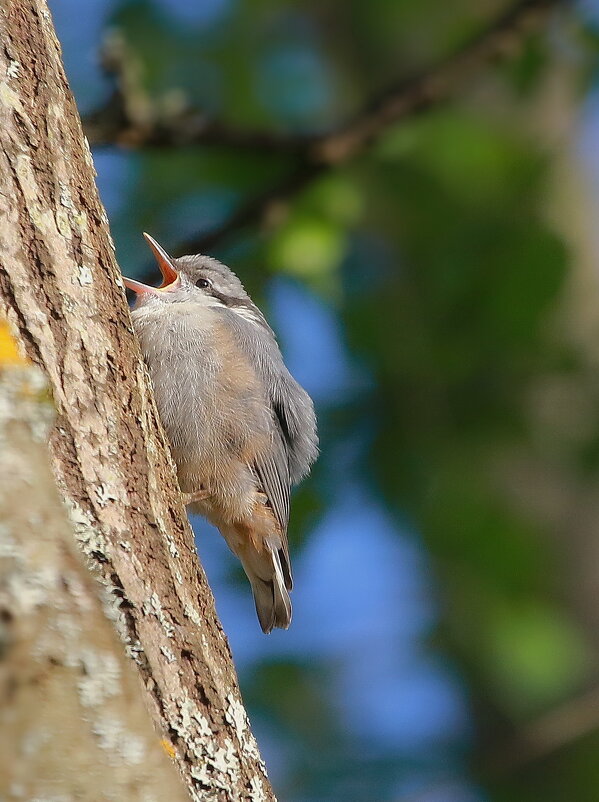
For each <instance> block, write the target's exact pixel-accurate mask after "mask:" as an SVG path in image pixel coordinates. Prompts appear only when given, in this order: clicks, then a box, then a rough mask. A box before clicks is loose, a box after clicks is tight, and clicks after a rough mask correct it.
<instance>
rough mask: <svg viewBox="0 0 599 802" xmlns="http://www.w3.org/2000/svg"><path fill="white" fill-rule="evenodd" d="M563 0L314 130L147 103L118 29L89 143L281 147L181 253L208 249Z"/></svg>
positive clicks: (444, 88)
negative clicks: (248, 190)
mask: <svg viewBox="0 0 599 802" xmlns="http://www.w3.org/2000/svg"><path fill="white" fill-rule="evenodd" d="M566 4H567V0H517V1H516V2H513V3H511V4H510V5H509V7H508V8H507V9H505V10H504V11H502V12H501V14H499V16H497V17H496V18H495V19H494V20H492V21H491V22H490V23H489V24H488V25H487V26H486V27H485V28H484V30H482V31H481V32H479V33H478V34H477V35H476V36H474V37H473V38H472V39H470V41H468V42H466V43H465V44H464V45H462V46H461V47H460V48H459V49H458V50H457V52H455V53H453V54H452V55H451V56H449V57H446V58H444V59H441V60H440V61H438V62H437V63H436V64H433V65H432V66H431V67H429V68H427V69H425V70H423V71H421V72H419V73H417V74H415V75H412V76H410V77H408V78H405V79H403V80H401V81H399V82H398V83H396V84H394V85H392V86H391V87H389V88H388V89H387V90H386V91H385V92H383V93H381V94H380V95H379V96H377V97H374V98H372V99H371V100H369V101H368V102H367V103H366V104H365V106H364V107H363V108H362V109H361V110H360V111H359V112H358V113H357V114H356V115H355V116H354V117H353V118H352V119H350V120H349V121H348V122H347V123H346V124H345V125H343V126H342V127H340V128H339V129H338V130H336V131H333V132H330V133H327V134H324V135H320V136H300V137H297V136H283V135H277V134H273V133H268V132H264V133H261V132H245V131H236V130H232V129H230V128H228V127H227V126H224V125H223V124H221V123H219V122H218V121H210V120H209V119H207V118H206V117H205V116H204V115H202V114H200V113H199V112H193V111H191V110H189V109H186V108H185V107H184V104H183V102H182V100H181V98H180V97H179V96H178V95H177V94H176V93H173V94H172V95H171V96H169V97H167V98H164V99H163V101H162V105H161V107H160V108H156V107H153V106H152V103H151V101H150V100H149V98H148V97H147V95H146V94H145V91H144V90H143V88H142V85H141V81H140V67H139V64H138V63H137V62H136V60H135V58H134V57H133V56H132V54H130V53H129V52H128V51H127V49H126V46H125V43H124V42H123V40H122V39H121V38H120V37H119V36H118V35H113V36H112V37H111V38H110V39H109V40H108V44H107V47H106V49H105V53H104V65H105V68H106V70H107V71H109V72H111V73H112V74H114V75H115V76H116V84H117V86H116V90H115V93H114V94H113V97H112V99H111V101H110V102H109V103H108V104H107V106H106V107H105V108H104V109H101V110H100V111H98V112H96V113H94V114H92V115H90V116H88V117H86V118H85V120H84V125H85V130H86V134H87V136H88V139H89V141H90V143H91V144H92V145H101V144H109V143H110V144H115V143H116V144H124V145H129V146H134V147H136V146H152V147H172V146H182V145H192V144H193V145H200V144H201V145H211V144H218V145H222V146H232V147H236V148H245V149H248V150H251V149H263V150H266V151H268V152H271V153H272V152H275V151H285V152H288V153H290V154H293V155H294V157H295V159H294V162H295V163H294V165H293V167H292V168H291V170H290V172H289V174H288V175H287V176H285V177H284V178H283V179H282V180H281V181H280V182H279V183H278V184H276V185H274V186H271V187H269V188H268V189H266V190H264V191H263V192H261V193H259V194H258V195H256V196H255V197H253V198H251V199H250V200H249V201H247V202H245V203H244V204H243V205H242V206H240V208H239V209H238V210H237V211H236V212H235V213H234V214H233V215H232V217H230V218H229V219H228V220H226V221H225V222H224V223H223V224H222V225H221V226H219V227H217V228H215V229H214V230H212V231H210V232H208V233H207V234H204V235H201V236H198V237H194V238H193V239H191V240H190V241H188V242H186V243H184V245H182V246H181V247H180V248H179V252H186V253H190V252H194V253H198V252H202V251H205V250H209V249H210V248H213V247H214V246H215V245H216V244H217V243H218V242H220V241H221V240H222V239H224V238H225V237H226V236H228V235H229V234H230V233H232V232H233V231H236V230H238V229H239V228H242V227H244V226H246V225H249V224H251V223H253V222H261V221H264V220H265V219H269V218H272V216H273V212H276V210H277V209H281V204H283V203H284V202H285V201H287V200H288V199H289V198H291V197H293V196H294V195H296V194H297V193H298V192H299V191H301V190H302V189H303V188H304V187H305V186H307V185H308V184H309V183H310V182H311V181H312V180H313V179H314V178H315V177H316V176H317V175H319V174H320V173H323V172H325V171H326V170H328V169H331V168H333V167H334V166H336V165H338V164H342V163H345V162H347V161H349V160H350V159H352V158H354V157H356V156H357V155H359V154H360V153H361V152H363V151H364V150H365V149H366V148H367V147H368V146H369V145H370V144H372V143H373V142H375V141H376V140H377V139H378V137H380V135H381V134H382V133H383V132H384V131H386V130H387V129H388V128H389V126H391V125H393V124H395V123H397V122H399V121H400V120H402V119H404V118H406V117H408V116H411V115H413V114H416V113H418V112H421V111H424V110H425V109H428V108H430V107H431V106H433V105H436V104H437V103H440V102H441V101H443V100H445V99H446V98H447V97H449V96H450V95H451V94H452V93H454V92H455V91H456V90H457V89H458V88H459V87H460V86H461V85H462V84H463V83H464V82H465V81H468V79H469V78H470V77H471V76H472V75H473V74H475V73H476V71H477V70H478V69H479V68H480V66H481V64H484V63H485V62H487V61H489V60H491V59H493V58H496V57H503V56H506V55H509V54H511V53H512V52H513V51H514V49H515V48H516V47H517V46H518V44H519V42H520V41H521V38H522V36H523V35H524V34H526V33H528V32H529V31H530V30H532V29H535V28H538V27H539V26H540V25H541V23H542V22H543V20H544V19H545V17H546V15H547V13H548V12H549V11H550V10H551V9H552V8H554V7H557V6H559V5H566Z"/></svg>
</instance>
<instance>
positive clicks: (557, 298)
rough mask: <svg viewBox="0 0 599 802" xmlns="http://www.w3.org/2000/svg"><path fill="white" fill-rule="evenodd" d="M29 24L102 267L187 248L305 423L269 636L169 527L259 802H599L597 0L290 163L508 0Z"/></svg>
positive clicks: (80, 8)
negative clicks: (276, 355) (92, 204)
mask: <svg viewBox="0 0 599 802" xmlns="http://www.w3.org/2000/svg"><path fill="white" fill-rule="evenodd" d="M50 5H51V8H52V12H53V15H54V20H55V24H56V26H57V30H58V34H59V37H60V39H61V43H62V47H63V52H64V58H65V63H66V67H67V71H68V74H69V78H70V81H71V84H72V87H73V90H74V92H75V95H76V98H77V102H78V105H79V108H80V111H81V114H82V116H83V117H84V118H85V119H86V120H87V122H88V132H89V136H90V141H91V143H92V146H93V149H94V160H95V164H96V169H97V172H98V184H99V188H100V192H101V195H102V198H103V201H104V203H105V204H106V207H107V211H108V214H109V217H110V221H111V227H112V232H113V236H114V239H115V243H116V248H117V255H118V258H119V262H120V265H121V266H122V268H123V270H124V272H126V273H127V274H128V275H130V276H137V277H144V278H148V276H152V275H153V276H154V277H156V274H155V272H152V271H153V268H152V264H151V259H150V256H149V253H148V252H147V249H146V248H145V245H144V243H143V240H142V238H141V232H142V231H144V230H145V231H149V232H150V233H151V234H153V235H154V236H155V237H156V238H157V239H158V240H159V241H160V242H161V243H162V244H163V245H164V246H165V247H166V248H167V250H169V251H171V252H173V253H180V252H181V249H182V248H184V247H185V243H186V242H190V241H195V242H196V243H198V242H200V243H202V242H203V243H206V245H209V252H210V253H212V254H213V255H215V256H218V257H219V258H221V259H222V260H223V261H225V262H227V263H228V264H229V265H231V266H232V267H233V268H234V269H235V270H236V271H237V272H238V274H239V275H240V277H241V278H242V280H243V281H244V282H245V284H246V286H247V287H248V289H249V290H250V291H251V293H252V294H253V295H254V297H255V299H256V300H257V301H258V303H259V304H260V305H262V306H263V308H265V310H266V311H267V314H268V317H269V319H270V320H271V322H272V324H273V326H274V328H275V329H276V331H277V333H278V336H279V339H280V342H281V346H282V349H283V351H284V354H285V356H286V359H287V362H288V364H289V366H290V368H291V370H292V372H293V373H294V374H295V376H296V377H297V378H298V379H299V380H300V381H301V382H302V383H303V384H304V386H305V387H306V388H307V389H308V391H309V392H310V393H311V395H312V396H313V398H314V399H315V402H316V405H317V408H318V415H319V420H320V430H321V445H322V455H321V458H320V461H319V463H318V465H317V467H316V469H315V470H314V472H313V474H312V476H311V478H310V479H309V480H308V481H307V482H305V483H304V484H303V485H302V487H301V488H300V489H299V490H298V491H297V492H296V494H295V496H294V501H293V509H292V523H291V531H290V539H291V542H292V550H293V556H294V566H295V579H296V589H295V591H294V594H293V603H294V621H293V626H292V628H291V629H290V630H289V631H288V632H275V633H273V634H272V635H270V636H269V637H264V636H263V635H262V634H261V633H260V631H259V628H258V626H257V623H256V620H255V616H254V611H253V604H252V601H251V597H250V592H249V589H248V586H247V583H246V581H245V579H244V577H243V575H242V572H241V570H240V568H239V566H238V564H237V563H236V561H235V560H234V558H233V557H232V556H231V555H230V554H229V553H228V552H227V550H226V547H225V545H224V543H223V541H222V540H221V539H220V537H219V536H218V535H217V533H216V532H215V531H214V530H211V529H210V528H209V527H208V526H207V525H206V524H205V523H203V522H202V521H201V520H194V522H193V523H194V528H195V531H196V533H197V542H198V549H199V552H200V555H201V559H202V562H203V564H204V565H205V567H206V569H207V573H208V576H209V580H210V583H211V585H212V587H213V590H214V594H215V597H216V604H217V608H218V611H219V614H220V616H221V619H222V621H223V625H224V628H225V631H226V632H227V634H228V636H229V639H230V643H231V646H232V650H233V654H234V658H235V662H236V666H237V668H238V671H239V675H240V681H241V685H242V690H243V693H244V697H245V700H246V703H247V705H248V708H249V711H250V716H251V719H252V723H253V727H254V729H255V731H256V734H257V736H258V740H259V742H260V745H261V749H262V751H263V754H264V756H265V759H266V762H267V764H268V767H269V771H270V775H271V778H272V780H273V782H274V785H275V788H276V789H277V792H278V794H279V796H280V798H281V799H284V800H286V801H287V802H341V800H343V801H344V802H345V800H348V801H351V802H373V801H374V802H408V801H410V802H413V801H416V800H418V801H419V802H479V801H482V800H492V801H493V802H495V801H496V800H497V801H498V802H500V801H501V802H502V801H503V800H505V801H506V802H507V801H508V800H510V801H511V800H513V801H514V802H527V801H528V800H531V801H532V800H534V801H535V802H537V801H538V800H544V802H554V801H555V802H557V800H560V802H561V801H563V802H565V801H566V800H567V801H568V802H587V801H588V802H597V800H598V799H599V757H598V755H599V653H598V645H599V604H598V601H599V539H598V537H597V532H598V529H599V270H598V262H599V238H598V236H597V230H598V226H597V220H598V208H597V193H598V189H599V183H598V182H599V144H598V142H599V139H598V137H599V97H598V96H597V93H596V90H595V81H596V78H597V75H598V74H597V52H598V41H599V40H598V36H597V34H598V30H599V29H598V26H599V3H597V2H595V0H593V2H591V0H588V1H587V2H584V3H579V4H578V5H573V6H572V5H570V6H565V5H564V4H563V3H562V4H560V3H558V2H555V3H553V4H552V3H547V6H550V8H548V9H544V8H541V12H540V16H541V17H542V19H541V21H540V23H539V24H538V25H537V26H536V28H535V30H533V31H532V32H531V33H527V34H523V33H521V32H520V33H518V34H517V35H513V36H508V37H507V38H506V41H505V42H502V46H501V47H500V48H499V50H500V51H501V52H500V54H499V56H497V57H494V58H492V59H487V58H485V59H480V61H479V62H478V63H475V64H473V66H472V68H471V69H468V71H467V73H468V74H467V75H466V76H461V77H459V79H455V81H454V83H455V85H452V86H450V88H449V90H448V91H447V92H445V93H444V94H445V95H446V97H439V98H433V100H432V102H430V103H428V104H427V108H425V109H422V110H421V111H420V113H413V114H409V115H407V116H405V118H404V119H402V120H401V121H400V122H398V123H396V124H391V125H387V126H384V127H383V129H382V130H381V131H380V136H378V137H377V139H376V141H375V142H373V143H372V144H371V145H369V146H367V147H362V148H360V149H359V151H358V152H357V153H356V154H355V157H354V158H352V159H350V160H348V161H347V162H345V163H342V164H340V165H339V166H336V167H327V168H325V169H322V170H320V171H316V172H315V174H314V175H313V176H307V175H303V174H302V170H303V169H304V167H303V162H302V161H301V155H298V154H301V152H302V148H305V141H306V138H309V137H312V136H315V135H319V134H322V133H323V132H326V131H330V130H333V129H335V128H338V127H340V126H341V127H342V126H343V125H345V123H346V121H347V120H349V119H351V118H352V116H353V115H355V114H356V113H361V111H362V110H363V109H365V108H368V104H369V102H370V101H371V99H372V98H373V97H376V96H378V94H379V93H380V92H381V90H384V89H385V88H387V87H389V86H391V87H394V86H395V87H398V86H402V85H403V82H404V81H407V82H408V84H409V82H410V76H412V75H414V74H416V73H418V72H419V71H421V70H422V69H426V68H428V66H429V65H431V64H436V63H438V62H439V61H442V60H443V59H445V58H446V57H448V56H449V55H450V54H452V53H457V52H460V50H461V49H463V48H464V47H465V46H466V43H467V42H469V41H471V40H472V38H476V37H477V36H478V35H479V34H480V32H481V31H484V30H486V29H487V28H489V27H491V28H492V26H493V22H494V20H496V19H497V18H498V17H499V16H500V15H501V12H502V9H506V8H509V9H512V8H514V5H509V4H508V5H507V6H506V5H505V3H503V4H502V3H501V2H499V0H454V1H453V2H451V3H447V2H442V1H441V0H369V2H368V3H365V2H360V0H329V2H326V1H325V2H323V0H320V2H315V0H306V1H305V2H302V3H299V2H293V0H276V1H275V0H260V1H259V0H247V1H245V2H244V0H195V1H194V0H145V1H144V0H135V1H134V2H119V0H86V1H85V3H84V4H82V3H81V0H53V2H51V4H50ZM526 5H527V3H522V2H520V3H516V4H515V7H516V8H517V7H525V6H526ZM540 5H541V6H542V4H540ZM440 74H441V75H443V74H444V71H443V69H441V71H440ZM452 80H453V79H452ZM115 91H116V94H115ZM119 92H120V95H119ZM123 102H124V109H125V111H123ZM99 110H100V112H99V114H98V111H99ZM125 117H127V118H128V119H125ZM98 120H99V121H100V122H98ZM194 126H196V128H197V130H198V131H200V132H201V131H202V130H203V129H205V131H206V132H208V133H206V135H205V136H204V140H203V141H200V143H199V144H193V145H184V144H179V143H177V142H176V141H175V144H174V145H173V140H177V138H178V136H177V132H179V133H181V135H182V139H184V136H183V134H184V133H185V132H186V131H189V130H190V127H191V128H193V127H194ZM156 128H158V129H160V130H162V134H161V136H157V137H155V141H154V142H153V144H149V145H148V144H144V131H147V130H150V129H152V130H154V129H156ZM140 131H141V133H140ZM210 132H212V133H210ZM197 138H198V139H200V140H201V139H202V135H201V133H200V134H199V135H198V137H197ZM305 169H306V170H307V169H308V168H305ZM289 175H293V176H295V178H294V179H293V181H291V187H290V188H289V191H288V192H287V193H286V197H284V198H282V199H279V200H278V201H277V202H275V203H271V204H270V205H268V208H267V214H266V215H264V214H263V215H257V214H256V215H254V216H253V217H252V216H251V215H249V216H248V220H247V224H246V225H237V224H235V225H232V226H227V221H229V220H230V219H231V218H232V216H233V215H235V213H236V211H237V210H239V209H240V208H245V207H246V205H247V204H248V203H249V207H248V208H251V206H252V203H253V202H254V201H253V200H252V199H259V198H260V196H262V195H263V194H264V193H266V194H267V195H268V193H269V192H270V190H271V188H272V187H276V186H278V185H280V184H281V182H285V180H286V177H287V176H289ZM297 176H299V179H297ZM255 204H256V205H257V206H260V203H259V202H258V201H257V200H256V201H255Z"/></svg>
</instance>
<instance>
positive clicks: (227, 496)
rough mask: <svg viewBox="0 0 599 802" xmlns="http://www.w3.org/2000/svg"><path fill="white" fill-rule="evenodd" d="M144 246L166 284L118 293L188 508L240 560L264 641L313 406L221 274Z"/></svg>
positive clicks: (285, 610)
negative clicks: (126, 303) (126, 304)
mask: <svg viewBox="0 0 599 802" xmlns="http://www.w3.org/2000/svg"><path fill="white" fill-rule="evenodd" d="M144 236H145V238H146V240H147V242H148V244H149V245H150V247H151V249H152V251H153V252H154V255H155V257H156V259H157V261H158V265H159V267H160V270H161V272H162V276H163V282H162V284H161V286H160V287H149V286H147V285H146V284H141V283H140V282H138V281H134V280H133V279H128V278H125V279H124V282H125V285H126V286H127V287H128V288H129V289H131V290H133V291H134V292H135V293H136V303H135V307H134V310H133V325H134V327H135V331H136V333H137V336H138V337H139V340H140V343H141V349H142V352H143V355H144V358H145V360H146V363H147V365H148V368H149V371H150V375H151V377H152V383H153V385H154V393H155V396H156V403H157V405H158V410H159V412H160V417H161V419H162V423H163V426H164V428H165V430H166V433H167V436H168V438H169V440H170V444H171V450H172V454H173V458H174V460H175V462H176V464H177V471H178V475H179V484H180V487H181V491H182V493H183V495H184V500H185V503H186V504H190V505H191V510H192V511H193V512H197V513H199V514H200V515H204V516H205V517H206V518H207V519H208V520H209V521H211V522H212V523H213V524H215V525H216V526H217V527H218V528H219V529H220V532H221V534H222V535H223V537H224V538H225V540H226V541H227V544H228V545H229V548H230V549H231V551H233V552H234V554H236V555H237V556H238V557H239V559H240V560H241V563H242V565H243V568H244V570H245V572H246V574H247V576H248V579H249V580H250V583H251V586H252V591H253V594H254V601H255V603H256V612H257V613H258V620H259V621H260V626H261V627H262V630H263V631H264V632H270V631H271V630H272V628H273V627H282V628H283V629H287V627H288V626H289V624H290V622H291V601H290V599H289V593H288V591H290V590H291V587H292V578H291V565H290V561H289V547H288V543H287V525H288V521H289V494H290V489H291V486H292V485H293V484H296V483H297V482H299V480H300V479H301V478H302V477H304V476H305V475H306V474H307V473H308V471H309V469H310V466H311V465H312V463H313V462H314V460H315V459H316V456H317V453H318V448H317V445H318V438H317V434H316V418H315V415H314V407H313V405H312V401H311V399H310V397H309V395H308V394H307V393H306V391H305V390H304V389H303V388H302V387H300V385H299V384H298V383H297V382H296V381H295V379H294V378H293V377H292V376H291V374H290V373H289V371H288V370H287V368H286V367H285V364H284V362H283V358H282V356H281V352H280V351H279V347H278V345H277V341H276V339H275V336H274V334H273V331H272V329H271V328H270V326H269V325H268V323H267V322H266V320H265V318H264V316H263V314H262V313H261V312H260V310H259V309H258V307H257V306H256V305H255V304H254V303H253V302H252V300H251V298H250V297H249V295H248V294H247V292H246V291H245V290H244V288H243V285H242V284H241V282H240V281H239V279H238V278H237V276H236V275H235V274H234V273H233V272H232V271H231V270H229V268H228V267H225V265H223V264H221V263H220V262H218V261H217V260H216V259H213V258H211V257H210V256H202V255H200V254H198V255H197V256H182V257H181V258H180V259H173V258H172V257H170V256H169V255H168V254H167V253H166V251H165V250H164V249H163V248H162V247H161V246H160V245H159V244H158V243H157V242H156V241H155V240H154V239H153V238H152V237H150V236H149V235H148V234H144Z"/></svg>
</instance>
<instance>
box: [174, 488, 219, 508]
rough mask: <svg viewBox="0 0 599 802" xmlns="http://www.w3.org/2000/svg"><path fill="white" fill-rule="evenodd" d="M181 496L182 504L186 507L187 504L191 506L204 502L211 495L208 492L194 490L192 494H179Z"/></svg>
mask: <svg viewBox="0 0 599 802" xmlns="http://www.w3.org/2000/svg"><path fill="white" fill-rule="evenodd" d="M181 495H182V496H183V504H185V506H186V507H187V505H188V504H193V503H194V502H196V501H206V499H207V498H210V496H211V495H212V494H211V493H210V491H209V490H196V491H195V492H194V493H181Z"/></svg>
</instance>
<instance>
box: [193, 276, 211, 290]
mask: <svg viewBox="0 0 599 802" xmlns="http://www.w3.org/2000/svg"><path fill="white" fill-rule="evenodd" d="M211 286H212V282H211V281H209V280H208V279H207V278H199V279H198V280H197V281H196V287H199V288H200V289H201V290H207V289H208V287H211Z"/></svg>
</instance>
